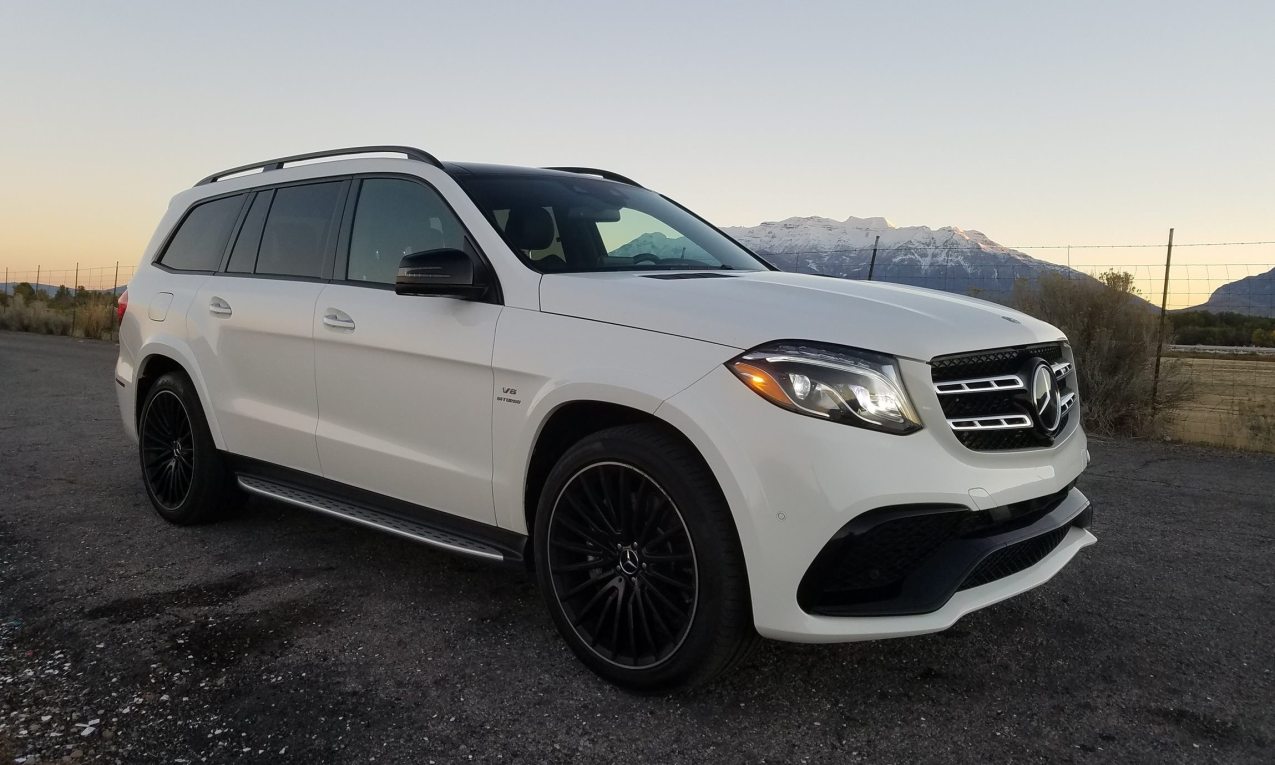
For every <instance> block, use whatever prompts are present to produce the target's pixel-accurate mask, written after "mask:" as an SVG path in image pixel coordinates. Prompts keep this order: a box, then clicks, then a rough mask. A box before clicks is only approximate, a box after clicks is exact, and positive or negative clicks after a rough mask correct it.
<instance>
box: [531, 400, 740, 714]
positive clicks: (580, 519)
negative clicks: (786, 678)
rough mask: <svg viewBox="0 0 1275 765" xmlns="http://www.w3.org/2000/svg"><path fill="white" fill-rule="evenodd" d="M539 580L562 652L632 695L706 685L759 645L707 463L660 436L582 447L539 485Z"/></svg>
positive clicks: (627, 430) (593, 439) (616, 435)
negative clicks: (566, 649) (560, 637)
mask: <svg viewBox="0 0 1275 765" xmlns="http://www.w3.org/2000/svg"><path fill="white" fill-rule="evenodd" d="M534 541H535V559H536V572H537V577H538V579H539V582H540V587H541V590H542V591H543V593H544V597H545V601H546V603H547V604H548V606H549V609H550V612H551V614H552V615H553V618H554V621H555V623H556V624H557V626H558V629H559V631H560V632H561V633H562V635H563V637H564V638H565V639H566V641H567V643H568V644H569V645H570V646H571V648H572V650H573V651H575V653H576V655H577V656H579V657H580V658H581V659H582V660H583V661H584V662H585V663H586V664H588V665H589V667H590V668H592V669H593V670H594V671H595V672H597V673H598V674H600V675H602V676H603V677H605V678H606V679H608V680H610V681H612V682H614V683H617V684H619V685H623V686H625V687H628V688H631V689H633V690H639V691H648V692H653V691H667V690H672V689H676V688H681V687H687V686H690V685H694V684H696V683H699V682H702V681H705V680H708V679H710V678H711V677H713V676H714V675H716V674H717V673H718V672H720V671H722V670H723V669H725V668H726V667H728V666H729V665H730V664H732V663H734V662H735V661H736V660H738V659H739V658H740V657H741V656H742V655H743V654H744V653H745V649H746V648H747V647H748V646H750V645H751V644H752V642H753V638H754V637H755V633H754V632H753V629H752V618H751V610H750V605H749V601H748V586H747V578H746V575H745V570H744V564H743V555H742V553H741V551H740V548H739V540H738V537H737V535H736V533H735V527H734V523H733V521H732V519H731V515H730V511H729V509H728V508H727V506H726V503H725V501H724V500H723V499H722V496H721V491H720V490H719V489H718V488H717V485H716V483H715V482H714V480H713V477H712V475H711V473H710V472H709V471H708V469H707V467H706V466H705V465H704V463H703V460H702V459H700V458H699V456H698V455H697V454H696V453H695V452H694V451H693V450H691V449H690V448H689V446H688V445H687V444H685V442H683V441H682V440H681V439H680V438H678V437H677V436H676V435H675V434H673V433H671V432H669V431H668V430H666V429H665V428H663V427H660V426H655V425H630V426H623V427H618V428H612V429H609V430H604V431H601V432H599V433H595V434H593V435H592V436H589V437H587V438H586V439H584V440H583V441H581V442H580V443H578V444H576V445H575V446H573V447H572V448H570V449H569V450H567V452H566V454H564V455H563V456H562V457H561V458H560V459H559V461H558V464H557V465H556V466H555V467H554V468H553V470H552V471H551V472H550V474H549V477H548V478H547V479H546V482H545V486H544V490H543V491H542V493H541V498H540V502H539V504H538V506H537V510H536V524H535V540H534Z"/></svg>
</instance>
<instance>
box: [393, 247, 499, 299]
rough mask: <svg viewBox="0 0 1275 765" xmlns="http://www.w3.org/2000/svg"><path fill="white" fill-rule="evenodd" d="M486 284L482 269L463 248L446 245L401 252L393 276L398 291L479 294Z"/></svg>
mask: <svg viewBox="0 0 1275 765" xmlns="http://www.w3.org/2000/svg"><path fill="white" fill-rule="evenodd" d="M488 286H489V282H488V279H487V278H486V273H485V269H484V268H483V267H482V266H481V265H479V264H477V263H476V262H475V261H474V259H473V258H472V257H471V256H470V255H469V254H468V253H467V252H465V251H464V250H457V249H452V248H446V249H441V250H426V251H424V252H413V253H412V254H411V255H405V256H403V259H402V260H400V261H399V264H398V275H397V276H396V277H395V279H394V291H395V292H396V293H398V294H400V295H444V296H449V297H461V298H466V299H470V300H473V299H477V298H481V297H482V296H483V295H484V294H486V292H487V288H488Z"/></svg>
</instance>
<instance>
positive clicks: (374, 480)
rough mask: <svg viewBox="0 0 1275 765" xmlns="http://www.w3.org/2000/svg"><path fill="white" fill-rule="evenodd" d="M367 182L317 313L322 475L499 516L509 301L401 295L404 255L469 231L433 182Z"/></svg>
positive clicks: (484, 517) (485, 518)
mask: <svg viewBox="0 0 1275 765" xmlns="http://www.w3.org/2000/svg"><path fill="white" fill-rule="evenodd" d="M357 183H359V184H360V187H359V189H358V192H357V202H356V207H355V210H354V216H353V220H352V222H351V227H350V233H349V237H348V251H347V253H340V254H338V257H337V266H336V268H337V273H336V274H334V279H333V282H332V283H331V284H329V285H327V286H326V287H325V288H324V289H323V292H322V293H321V294H320V295H319V300H318V302H317V303H316V304H315V311H314V314H313V327H314V348H315V374H316V381H317V391H318V409H319V422H318V438H317V441H318V451H319V460H320V462H321V463H322V465H323V474H324V476H325V477H327V478H329V479H332V480H334V481H339V482H341V483H344V484H349V485H351V486H355V487H358V488H361V489H365V490H368V491H372V492H376V493H378V494H383V495H386V496H390V497H394V498H396V499H400V500H404V501H406V502H410V503H413V504H416V505H422V506H425V507H428V508H431V509H434V510H441V511H444V512H447V513H451V514H454V515H458V516H463V517H466V518H471V519H475V520H479V521H482V522H485V523H494V522H495V510H494V505H493V501H492V485H491V480H492V475H491V466H492V445H491V415H492V401H493V395H494V381H493V375H492V369H491V353H492V346H493V343H494V341H495V332H496V320H497V319H498V317H499V316H500V312H501V307H500V306H499V305H494V304H491V303H486V302H479V301H466V300H459V299H456V298H448V297H423V296H409V295H397V294H395V293H394V289H393V283H394V276H395V274H396V272H397V270H398V263H399V260H401V259H402V257H403V256H404V255H407V254H411V253H413V252H421V251H425V250H431V249H439V248H442V247H454V248H457V249H461V248H463V247H464V246H465V244H464V240H465V232H464V229H463V228H462V226H461V224H460V222H459V220H457V219H456V217H455V215H454V214H453V213H452V212H451V210H450V208H449V207H448V206H447V205H446V204H445V203H444V202H443V200H442V198H441V197H440V196H439V195H438V193H437V192H435V191H434V190H433V189H432V188H430V187H429V186H427V185H425V184H424V183H420V182H417V181H414V180H407V179H403V178H367V179H363V180H362V181H358V182H357ZM347 254H348V257H346V255H347Z"/></svg>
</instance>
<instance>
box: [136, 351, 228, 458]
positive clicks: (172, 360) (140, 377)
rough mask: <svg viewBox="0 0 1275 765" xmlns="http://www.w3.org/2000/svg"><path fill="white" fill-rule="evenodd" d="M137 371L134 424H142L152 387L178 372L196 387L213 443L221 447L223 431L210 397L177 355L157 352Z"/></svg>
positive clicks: (146, 359)
mask: <svg viewBox="0 0 1275 765" xmlns="http://www.w3.org/2000/svg"><path fill="white" fill-rule="evenodd" d="M137 370H138V372H137V385H136V388H137V390H136V404H135V406H134V408H133V416H134V418H135V420H136V422H135V423H134V424H140V423H141V418H142V406H143V405H144V404H145V403H146V395H147V394H148V393H149V392H150V389H151V387H152V386H153V385H154V384H155V383H156V381H158V380H159V378H161V377H163V376H164V375H166V374H168V373H169V372H176V373H178V374H181V375H182V376H184V377H185V378H186V379H187V380H190V382H191V385H192V386H194V388H195V395H196V396H197V397H198V398H199V405H200V406H201V407H202V408H203V410H204V418H205V419H206V420H207V421H208V427H209V430H211V431H212V436H213V442H214V443H216V444H217V445H218V446H221V430H220V429H219V428H218V427H217V420H216V418H215V417H214V416H213V412H212V409H211V407H210V406H209V404H210V402H209V401H208V397H207V396H206V395H204V392H203V385H202V384H201V381H200V380H199V379H198V378H197V377H195V375H193V374H191V371H190V369H189V368H188V367H187V365H186V363H185V362H183V361H181V360H180V359H178V358H176V354H170V353H164V352H162V351H156V352H153V353H150V354H147V356H146V357H145V358H143V359H142V361H141V363H140V364H138V365H137Z"/></svg>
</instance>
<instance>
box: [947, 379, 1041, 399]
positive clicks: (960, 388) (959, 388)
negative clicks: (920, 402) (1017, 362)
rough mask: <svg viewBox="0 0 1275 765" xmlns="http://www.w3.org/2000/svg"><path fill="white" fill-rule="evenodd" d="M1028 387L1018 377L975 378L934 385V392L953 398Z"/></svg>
mask: <svg viewBox="0 0 1275 765" xmlns="http://www.w3.org/2000/svg"><path fill="white" fill-rule="evenodd" d="M1026 387H1027V386H1025V385H1024V384H1023V378H1021V377H1019V376H1018V375H998V376H996V377H974V378H971V379H969V380H948V381H944V382H938V383H934V392H935V393H938V394H939V395H940V396H951V395H955V394H957V393H983V392H987V391H1000V390H1023V389H1024V388H1026Z"/></svg>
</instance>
